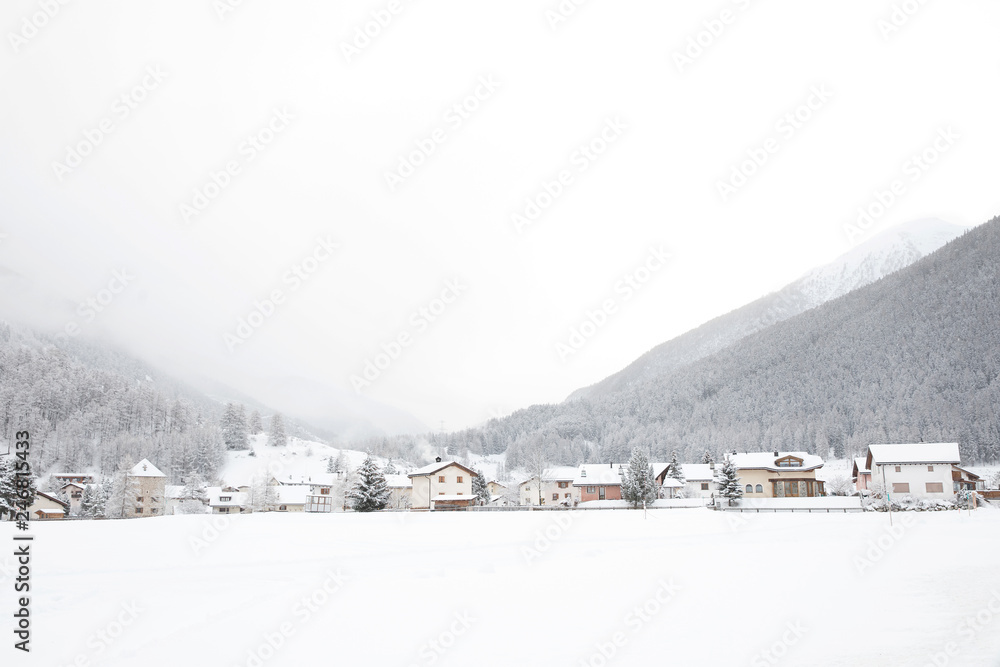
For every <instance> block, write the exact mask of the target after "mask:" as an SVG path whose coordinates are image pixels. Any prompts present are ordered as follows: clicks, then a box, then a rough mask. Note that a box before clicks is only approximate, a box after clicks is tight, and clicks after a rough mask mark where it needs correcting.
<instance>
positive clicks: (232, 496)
mask: <svg viewBox="0 0 1000 667" xmlns="http://www.w3.org/2000/svg"><path fill="white" fill-rule="evenodd" d="M205 492H206V493H207V494H208V504H209V505H210V506H212V507H244V506H245V505H246V504H247V494H245V493H243V492H242V491H224V490H223V489H222V487H219V486H210V487H208V488H207V489H205ZM223 498H228V500H222V499H223Z"/></svg>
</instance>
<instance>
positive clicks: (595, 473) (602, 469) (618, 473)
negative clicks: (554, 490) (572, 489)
mask: <svg viewBox="0 0 1000 667" xmlns="http://www.w3.org/2000/svg"><path fill="white" fill-rule="evenodd" d="M624 471H625V468H624V466H623V464H621V463H610V464H609V463H584V464H582V465H581V466H580V468H579V471H578V472H577V474H576V477H575V478H574V479H573V486H614V485H617V484H621V483H622V474H623V473H624Z"/></svg>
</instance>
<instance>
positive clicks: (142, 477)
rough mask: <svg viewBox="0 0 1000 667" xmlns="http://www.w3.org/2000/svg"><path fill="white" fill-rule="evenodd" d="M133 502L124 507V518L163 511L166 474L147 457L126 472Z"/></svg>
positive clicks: (158, 513) (165, 503)
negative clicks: (133, 495) (133, 493)
mask: <svg viewBox="0 0 1000 667" xmlns="http://www.w3.org/2000/svg"><path fill="white" fill-rule="evenodd" d="M128 481H129V482H130V483H131V485H132V486H131V490H132V491H134V492H135V502H134V503H131V504H130V505H129V506H128V508H127V509H126V518H133V517H149V516H159V515H162V514H164V513H165V511H166V507H167V502H166V495H167V476H166V475H164V474H163V473H162V472H160V471H159V470H158V469H157V468H156V466H154V465H153V464H152V463H150V462H149V460H148V459H143V460H142V461H139V463H137V464H136V465H135V466H134V467H133V468H132V470H130V471H129V472H128Z"/></svg>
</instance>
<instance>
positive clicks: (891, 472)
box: [872, 463, 955, 499]
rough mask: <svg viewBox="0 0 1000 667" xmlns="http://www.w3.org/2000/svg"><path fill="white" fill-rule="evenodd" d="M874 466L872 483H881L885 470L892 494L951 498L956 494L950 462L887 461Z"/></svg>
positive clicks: (886, 482)
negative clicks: (884, 463) (898, 462)
mask: <svg viewBox="0 0 1000 667" xmlns="http://www.w3.org/2000/svg"><path fill="white" fill-rule="evenodd" d="M872 468H873V469H872V484H881V483H882V479H883V477H882V475H883V472H884V474H885V485H886V487H887V490H888V491H889V495H890V496H902V495H908V496H913V497H915V498H937V499H950V498H952V497H953V496H954V495H955V489H954V487H953V483H952V479H951V464H950V463H900V464H897V463H887V464H886V465H884V466H883V465H875V464H873V465H872ZM897 468H898V472H897ZM902 485H906V486H902ZM928 485H932V486H928ZM933 485H937V486H933ZM938 489H940V490H938Z"/></svg>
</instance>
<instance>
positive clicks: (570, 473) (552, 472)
mask: <svg viewBox="0 0 1000 667" xmlns="http://www.w3.org/2000/svg"><path fill="white" fill-rule="evenodd" d="M576 473H577V469H576V466H555V467H553V468H546V469H545V470H543V471H542V480H543V481H545V482H570V481H572V480H573V479H575V478H576Z"/></svg>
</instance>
